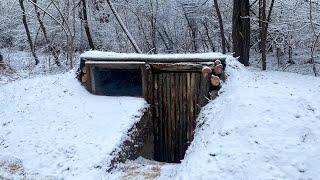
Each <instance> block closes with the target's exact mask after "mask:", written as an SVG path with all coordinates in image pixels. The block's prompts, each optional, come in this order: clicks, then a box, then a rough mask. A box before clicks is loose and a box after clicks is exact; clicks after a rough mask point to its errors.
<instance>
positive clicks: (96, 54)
mask: <svg viewBox="0 0 320 180" xmlns="http://www.w3.org/2000/svg"><path fill="white" fill-rule="evenodd" d="M226 57H227V55H225V54H222V53H195V54H136V53H115V52H102V51H87V52H85V53H83V54H81V56H80V58H82V59H85V60H113V61H115V60H126V59H127V60H131V61H135V60H138V61H145V60H155V61H162V60H168V59H170V60H172V61H174V60H182V59H183V60H184V61H188V60H199V61H203V60H215V59H226Z"/></svg>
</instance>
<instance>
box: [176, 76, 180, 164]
mask: <svg viewBox="0 0 320 180" xmlns="http://www.w3.org/2000/svg"><path fill="white" fill-rule="evenodd" d="M179 82H180V75H179V73H175V91H176V94H175V97H176V98H175V104H176V109H175V113H176V114H175V118H176V122H175V130H176V131H175V132H176V133H175V136H176V141H175V162H180V155H179V145H180V141H179V129H180V128H179V124H180V104H181V103H180V101H179V99H180V93H179V90H180V87H179V86H180V84H179Z"/></svg>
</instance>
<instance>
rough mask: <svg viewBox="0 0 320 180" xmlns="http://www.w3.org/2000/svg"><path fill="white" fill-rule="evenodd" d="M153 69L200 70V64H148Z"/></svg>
mask: <svg viewBox="0 0 320 180" xmlns="http://www.w3.org/2000/svg"><path fill="white" fill-rule="evenodd" d="M150 66H151V68H152V69H153V70H157V71H188V72H190V71H201V70H202V65H201V64H195V63H194V64H191V63H190V64H172V63H171V64H150Z"/></svg>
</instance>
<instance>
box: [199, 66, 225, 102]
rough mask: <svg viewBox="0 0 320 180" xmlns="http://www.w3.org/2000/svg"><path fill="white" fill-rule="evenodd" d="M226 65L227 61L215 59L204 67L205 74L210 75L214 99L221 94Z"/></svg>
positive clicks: (205, 75)
mask: <svg viewBox="0 0 320 180" xmlns="http://www.w3.org/2000/svg"><path fill="white" fill-rule="evenodd" d="M225 67H226V63H225V61H221V60H215V61H214V62H213V63H212V64H211V65H210V66H205V67H204V68H203V69H202V73H203V76H204V77H205V78H208V77H210V88H209V94H210V97H211V99H212V100H213V99H215V98H216V97H217V96H219V90H220V89H221V81H224V80H225V74H224V70H225Z"/></svg>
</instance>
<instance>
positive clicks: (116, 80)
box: [93, 67, 143, 97]
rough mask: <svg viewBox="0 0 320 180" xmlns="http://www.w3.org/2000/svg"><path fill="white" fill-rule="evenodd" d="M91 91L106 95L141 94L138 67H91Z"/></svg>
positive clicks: (140, 78)
mask: <svg viewBox="0 0 320 180" xmlns="http://www.w3.org/2000/svg"><path fill="white" fill-rule="evenodd" d="M93 75H94V84H93V86H94V87H93V92H94V93H95V94H98V95H108V96H140V97H141V96H142V95H143V89H142V77H141V70H140V69H110V68H97V67H94V68H93Z"/></svg>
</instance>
